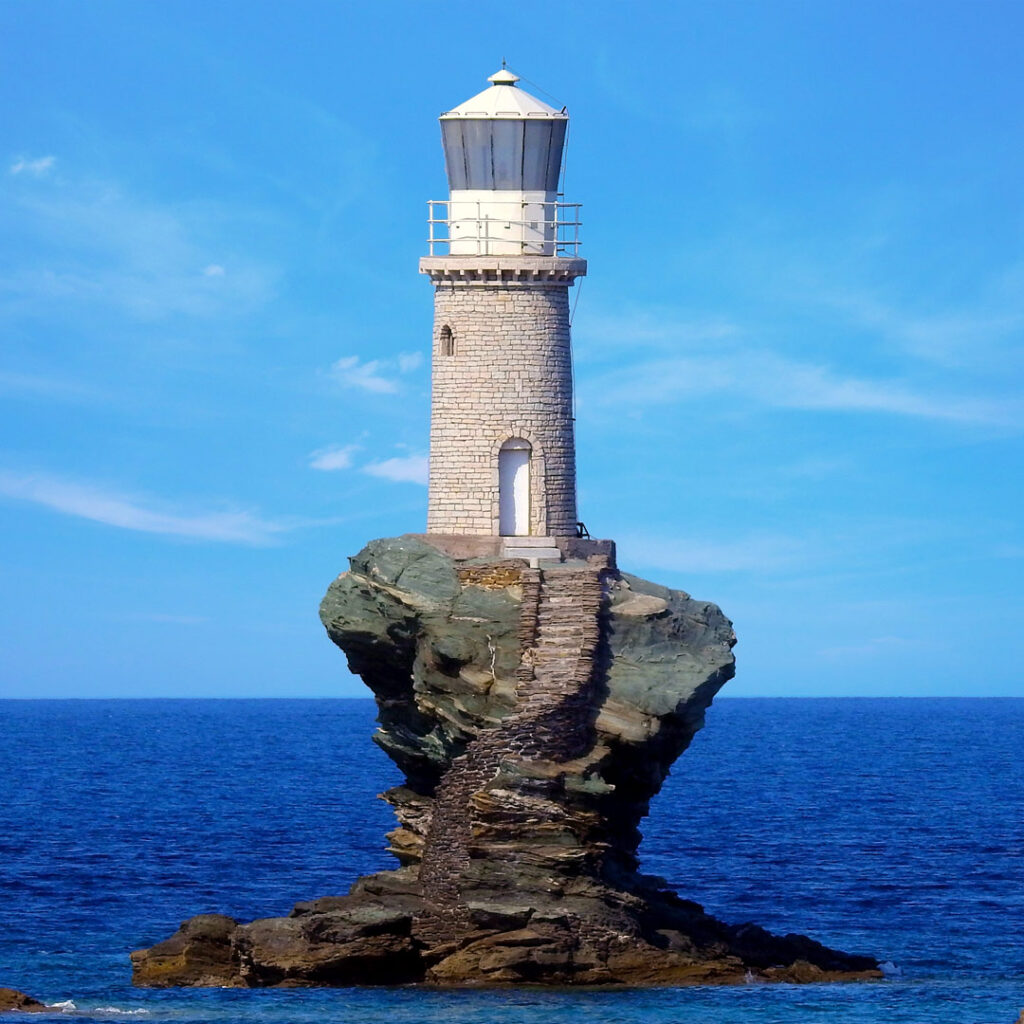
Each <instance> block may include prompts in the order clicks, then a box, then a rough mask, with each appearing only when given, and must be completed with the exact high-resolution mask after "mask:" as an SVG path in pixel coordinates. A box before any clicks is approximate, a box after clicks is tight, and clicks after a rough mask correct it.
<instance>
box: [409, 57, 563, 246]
mask: <svg viewBox="0 0 1024 1024" xmlns="http://www.w3.org/2000/svg"><path fill="white" fill-rule="evenodd" d="M488 81H489V82H490V83H491V85H490V88H488V89H485V90H484V91H483V92H481V93H478V94H477V95H476V96H474V97H472V99H468V100H466V101H465V102H464V103H460V104H459V105H458V106H457V107H455V108H454V109H452V110H449V111H447V112H446V113H444V114H442V115H441V118H440V120H441V142H442V145H443V147H444V159H445V169H446V171H447V175H448V188H449V198H448V199H447V200H433V201H431V204H430V210H431V212H430V218H429V222H430V254H431V255H432V256H433V255H450V256H483V255H505V256H522V255H534V256H555V255H576V249H577V247H578V244H579V238H578V228H579V222H578V212H577V211H578V205H577V204H566V203H561V202H559V192H558V185H559V178H560V176H561V171H562V155H563V151H564V148H565V136H566V129H567V127H568V123H569V115H568V114H567V113H566V111H565V109H564V108H563V109H562V110H555V109H554V108H553V107H550V106H548V105H547V104H546V103H543V102H542V101H541V100H539V99H537V98H536V97H535V96H531V95H530V94H529V93H527V92H524V91H523V90H522V89H520V88H518V86H517V85H516V83H517V82H518V81H519V77H518V76H517V75H515V74H513V73H512V72H511V71H509V70H508V69H506V68H502V70H501V71H499V72H497V73H496V74H493V75H491V76H490V77H489V78H488ZM445 247H447V251H445Z"/></svg>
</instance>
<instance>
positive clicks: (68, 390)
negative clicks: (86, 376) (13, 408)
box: [0, 370, 93, 400]
mask: <svg viewBox="0 0 1024 1024" xmlns="http://www.w3.org/2000/svg"><path fill="white" fill-rule="evenodd" d="M0 393H6V394H12V395H21V396H26V397H36V398H57V399H71V400H74V399H77V398H84V397H86V396H88V395H92V394H93V391H92V389H90V388H87V387H86V386H84V385H82V384H79V383H77V382H75V381H69V380H61V379H59V378H56V377H43V376H40V375H39V374H34V373H12V372H9V371H7V370H0Z"/></svg>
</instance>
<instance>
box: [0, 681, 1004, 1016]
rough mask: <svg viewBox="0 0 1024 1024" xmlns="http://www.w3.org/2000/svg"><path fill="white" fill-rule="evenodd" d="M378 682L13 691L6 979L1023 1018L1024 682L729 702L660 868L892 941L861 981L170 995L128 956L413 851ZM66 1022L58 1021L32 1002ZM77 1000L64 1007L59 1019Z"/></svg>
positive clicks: (571, 1006) (664, 799)
mask: <svg viewBox="0 0 1024 1024" xmlns="http://www.w3.org/2000/svg"><path fill="white" fill-rule="evenodd" d="M373 717H374V708H373V704H372V702H370V701H346V700H337V701H304V700H294V701H293V700H279V701H255V700H254V701H0V986H2V985H6V986H12V987H15V988H21V989H23V990H24V991H27V992H29V993H31V994H32V995H35V996H37V997H38V998H42V999H45V1000H46V1001H47V1002H56V1001H62V1000H67V999H71V1000H73V1001H74V1003H75V1004H76V1006H77V1007H78V1009H79V1014H78V1016H77V1019H82V1017H83V1016H84V1017H85V1018H87V1019H106V1020H109V1019H114V1018H116V1017H117V1016H119V1014H117V1013H115V1012H114V1011H113V1010H103V1009H101V1008H103V1007H108V1008H116V1010H119V1011H121V1012H122V1013H123V1012H125V1011H140V1012H138V1014H137V1016H138V1017H139V1019H143V1020H147V1021H154V1022H158V1021H173V1022H181V1024H192V1022H202V1021H210V1022H213V1021H218V1022H225V1024H230V1022H233V1021H247V1022H262V1021H267V1022H294V1024H300V1022H306V1021H309V1022H318V1024H319V1022H338V1024H342V1022H344V1024H361V1022H377V1021H380V1022H387V1024H405V1022H410V1024H412V1022H415V1024H442V1022H443V1024H454V1022H481V1024H483V1022H487V1024H503V1022H510V1024H511V1022H526V1024H548V1022H556V1021H563V1020H565V1021H569V1020H571V1021H573V1022H574V1024H584V1022H588V1021H595V1022H596V1021H600V1022H602V1024H603V1022H612V1021H622V1022H633V1021H636V1022H644V1024H677V1022H678V1024H741V1022H742V1024H775V1022H787V1024H789V1022H808V1024H809V1022H825V1021H828V1022H829V1024H832V1022H837V1024H899V1022H913V1024H927V1022H938V1021H941V1022H949V1024H1002V1022H1006V1024H1012V1022H1014V1021H1015V1020H1016V1018H1017V1014H1018V1012H1019V1011H1020V1010H1021V1009H1022V1008H1024V887H1022V862H1024V700H996V699H991V700H990V699H977V700H956V699H948V700H930V699H925V700H885V699H864V700H827V699H826V700H799V699H793V700H787V699H776V700H721V701H719V702H718V703H717V704H716V705H715V706H714V707H713V708H712V709H711V711H710V712H709V713H708V724H707V728H706V729H705V730H704V731H703V732H702V733H700V734H699V735H698V737H697V739H696V740H695V741H694V744H693V746H692V747H691V749H690V750H689V751H687V753H686V754H684V755H683V757H682V758H681V759H680V761H679V762H678V764H677V765H676V768H675V771H674V773H673V775H672V777H671V779H670V780H669V782H668V783H667V784H666V787H665V790H664V791H663V792H662V794H661V795H660V796H659V797H658V799H657V801H656V802H655V806H654V810H653V814H652V816H651V818H650V819H648V821H647V823H646V827H645V833H646V839H645V841H644V846H643V853H644V866H645V868H646V869H647V870H648V871H650V872H652V873H655V874H659V875H662V876H664V877H665V878H666V879H668V880H669V881H670V882H671V883H673V884H674V885H675V886H676V887H677V888H678V889H679V891H680V892H681V893H682V894H684V895H685V896H687V897H689V898H692V899H696V900H698V901H700V902H702V903H703V904H704V905H705V907H706V908H707V909H708V910H709V911H711V912H713V913H715V914H716V915H718V916H720V917H722V918H724V919H726V920H730V921H745V920H752V921H756V922H758V923H759V924H762V925H764V926H766V927H768V928H771V929H773V930H778V931H801V932H805V933H807V934H810V935H813V936H814V937H815V938H818V939H820V940H822V941H824V942H826V943H828V944H830V945H834V946H838V947H840V948H845V949H849V950H853V951H857V952H867V953H872V954H874V955H876V956H879V957H880V958H882V959H884V960H891V961H892V962H893V963H894V964H896V965H897V966H898V967H899V969H900V971H901V972H902V973H901V974H900V975H899V976H898V977H893V978H891V979H890V980H887V981H884V982H879V983H872V984H862V985H828V986H819V985H812V986H789V985H780V986H766V985H751V986H743V987H739V988H723V989H714V988H708V989H677V990H647V991H629V992H538V991H518V992H515V991H510V992H456V993H438V992H426V991H420V990H414V989H404V990H403V989H398V990H387V991H381V990H331V991H324V990H299V991H273V990H270V991H248V990H247V991H219V990H213V991H203V990H181V991H171V992H150V991H145V990H135V989H133V988H132V987H131V985H130V982H129V977H130V972H129V964H128V957H127V954H128V952H129V950H131V949H134V948H137V947H140V946H145V945H150V944H151V943H153V942H156V941H158V940H160V939H163V938H165V937H167V936H168V935H169V934H170V933H171V932H172V931H174V929H175V928H176V927H177V926H178V924H179V923H180V922H181V921H182V920H184V919H185V918H186V917H189V916H191V915H192V914H194V913H198V912H201V911H218V912H222V913H227V914H231V915H232V916H235V917H239V918H245V919H250V918H253V917H263V916H269V915H278V914H284V913H287V911H288V910H289V909H290V908H291V906H292V904H293V903H295V902H296V901H298V900H302V899H310V898H313V897H316V896H323V895H327V894H331V893H341V892H344V891H346V890H347V888H348V886H349V884H350V883H351V882H352V880H353V879H354V878H355V877H356V876H357V875H359V874H362V873H365V872H369V871H373V870H378V869H381V868H386V867H391V866H393V864H392V863H390V862H389V858H388V856H387V855H386V854H385V853H384V841H383V834H384V832H385V831H387V830H388V829H389V828H391V827H392V818H391V814H390V811H389V809H388V808H387V807H386V806H385V805H384V804H383V803H382V802H381V801H378V800H375V799H374V795H375V794H376V793H378V792H380V791H381V790H383V789H385V788H386V787H387V786H389V785H392V784H394V783H395V782H397V781H398V774H397V772H396V770H395V769H394V768H393V766H392V765H391V764H390V762H389V761H388V760H387V758H385V757H384V755H383V754H382V753H380V751H378V750H377V748H376V747H375V746H374V745H373V744H372V743H371V742H370V733H371V732H372V729H373ZM34 1019H37V1020H46V1019H50V1018H49V1015H45V1016H41V1017H36V1018H34ZM61 1019H67V1018H66V1017H62V1018H61Z"/></svg>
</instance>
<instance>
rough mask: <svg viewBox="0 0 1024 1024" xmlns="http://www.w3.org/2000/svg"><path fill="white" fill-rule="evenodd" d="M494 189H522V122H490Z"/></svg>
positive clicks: (509, 120)
mask: <svg viewBox="0 0 1024 1024" xmlns="http://www.w3.org/2000/svg"><path fill="white" fill-rule="evenodd" d="M491 124H492V127H491V131H492V133H493V139H494V145H493V147H492V150H491V152H492V154H493V160H494V188H499V189H517V190H518V189H521V188H522V187H523V122H522V121H513V120H511V119H508V120H503V121H492V122H491Z"/></svg>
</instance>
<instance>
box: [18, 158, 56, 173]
mask: <svg viewBox="0 0 1024 1024" xmlns="http://www.w3.org/2000/svg"><path fill="white" fill-rule="evenodd" d="M56 162H57V158H56V157H54V156H41V157H37V158H36V159H35V160H30V159H28V158H27V157H23V156H20V157H18V159H17V160H15V161H14V163H13V164H11V166H10V172H11V174H31V175H32V176H33V177H36V178H38V177H40V176H41V175H43V174H45V173H46V172H47V171H48V170H50V168H52V167H53V165H54V164H55V163H56Z"/></svg>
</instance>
